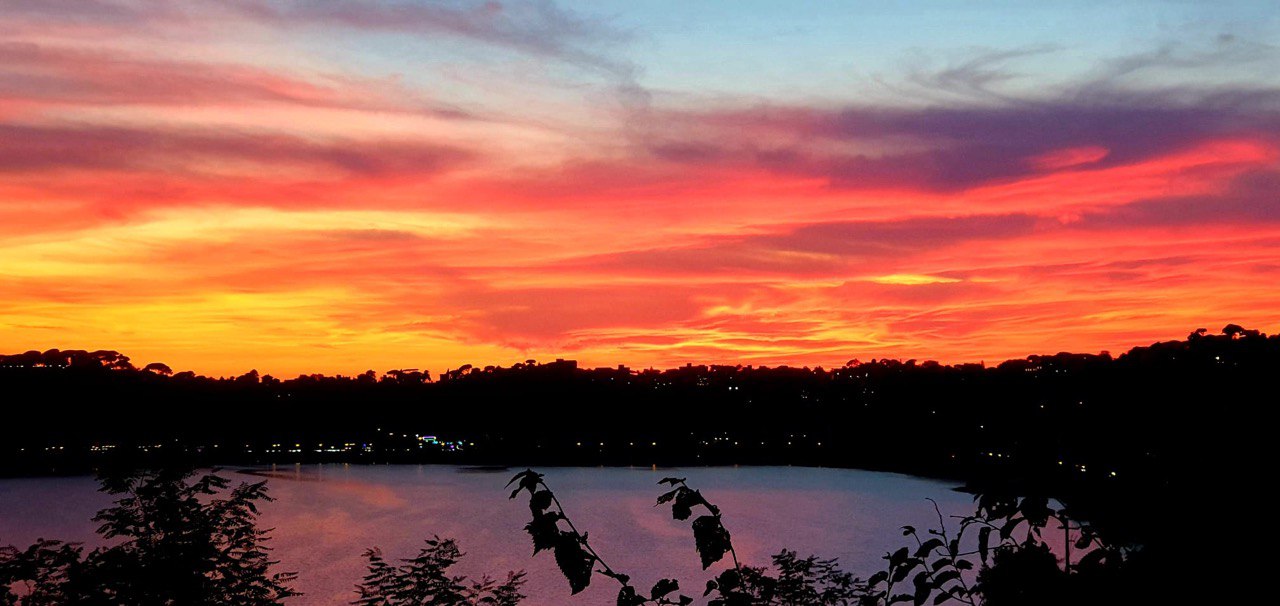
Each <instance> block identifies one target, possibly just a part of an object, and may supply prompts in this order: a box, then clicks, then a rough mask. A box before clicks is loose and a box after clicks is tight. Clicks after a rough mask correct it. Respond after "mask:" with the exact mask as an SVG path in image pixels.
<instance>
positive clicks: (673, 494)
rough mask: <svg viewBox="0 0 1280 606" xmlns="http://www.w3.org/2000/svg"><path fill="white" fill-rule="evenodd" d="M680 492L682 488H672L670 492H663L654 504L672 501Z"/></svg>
mask: <svg viewBox="0 0 1280 606" xmlns="http://www.w3.org/2000/svg"><path fill="white" fill-rule="evenodd" d="M679 492H680V489H679V488H677V489H675V490H671V491H669V492H665V493H663V494H662V495H661V496H659V497H658V502H657V503H655V504H654V507H657V506H658V505H661V504H663V503H670V502H671V499H674V498H676V494H677V493H679Z"/></svg>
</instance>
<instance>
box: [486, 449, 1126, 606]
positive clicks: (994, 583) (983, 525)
mask: <svg viewBox="0 0 1280 606" xmlns="http://www.w3.org/2000/svg"><path fill="white" fill-rule="evenodd" d="M543 478H544V476H543V475H542V474H540V473H537V472H535V471H533V470H525V471H523V472H520V473H518V474H516V475H515V477H513V478H512V479H511V481H510V482H508V483H507V486H508V487H510V486H511V485H512V484H515V485H516V487H515V489H514V490H513V491H512V492H511V498H512V499H514V498H516V497H517V496H519V495H520V493H521V492H525V491H527V492H528V493H529V509H530V511H531V513H532V516H533V518H532V520H531V521H530V522H529V523H528V524H527V525H525V530H526V531H527V532H528V533H529V535H530V536H531V537H532V539H533V545H534V555H537V554H538V553H539V552H541V551H543V550H550V551H552V552H553V553H554V554H555V558H556V563H557V564H558V565H559V567H560V571H561V573H563V574H564V576H565V578H566V579H568V581H569V587H570V589H571V592H572V593H573V594H577V593H579V592H581V591H582V590H584V589H586V588H587V587H588V586H589V585H590V583H591V578H592V575H593V574H599V575H601V576H604V577H608V578H610V579H612V580H613V581H615V582H617V583H618V584H619V585H620V588H619V590H618V598H617V604H618V606H638V605H641V604H675V605H679V606H685V605H688V604H691V603H692V602H693V598H691V597H689V596H687V595H683V594H677V593H676V592H677V591H678V590H679V589H680V584H679V581H677V580H676V579H669V578H664V579H662V580H660V581H658V582H657V583H655V584H654V585H653V587H652V588H651V589H650V590H649V591H648V592H647V595H646V594H643V593H641V591H640V590H638V589H637V588H636V587H635V586H633V585H632V584H631V578H630V577H629V576H628V575H626V574H623V573H621V572H619V571H617V570H615V569H614V568H612V567H610V566H609V565H608V564H607V563H605V561H604V560H603V559H602V558H601V557H600V554H599V553H598V552H597V551H596V550H595V549H594V548H593V547H592V546H591V544H590V542H589V541H588V539H587V535H586V533H583V532H579V530H578V528H577V527H576V526H574V524H573V522H572V521H571V520H570V519H569V518H568V516H567V515H565V512H564V508H563V507H562V506H561V504H560V501H559V499H557V498H556V496H555V494H554V493H553V492H552V491H551V489H550V487H548V486H547V484H546V482H545V481H544V479H543ZM659 484H662V485H667V486H669V487H670V490H669V491H667V492H665V493H663V494H662V495H661V496H659V497H658V499H657V505H664V504H670V506H671V515H672V518H674V519H676V520H688V519H689V518H691V517H693V515H694V513H695V512H699V513H700V514H701V515H699V516H698V517H696V518H694V520H693V522H692V523H691V527H692V530H693V536H694V546H695V548H696V551H697V553H698V556H699V558H700V560H701V563H702V568H703V570H706V569H707V568H708V567H710V566H711V565H712V564H714V563H716V562H719V561H721V560H723V559H724V558H725V557H726V556H729V557H730V559H731V561H732V564H733V566H732V567H731V568H728V569H726V570H724V571H723V572H721V573H720V574H719V575H717V576H716V577H715V578H713V579H710V580H708V581H706V588H705V590H704V592H703V597H705V598H707V599H708V602H707V604H709V606H749V605H751V606H756V605H759V606H799V605H806V606H809V605H814V606H849V605H857V606H892V605H893V604H899V603H910V604H912V605H913V606H924V605H925V604H930V603H931V604H934V605H937V604H943V603H947V602H957V603H962V604H968V605H969V606H980V605H982V606H1009V605H1014V604H1038V605H1040V606H1051V605H1055V604H1070V603H1079V602H1080V601H1083V600H1085V599H1093V600H1094V601H1095V602H1097V601H1107V599H1108V598H1114V597H1115V596H1116V595H1118V594H1117V593H1116V592H1115V591H1114V589H1115V581H1116V579H1117V578H1118V577H1117V571H1119V570H1121V569H1122V568H1123V567H1124V565H1125V563H1126V561H1127V558H1128V557H1129V555H1130V554H1131V553H1132V548H1131V547H1128V546H1123V547H1117V546H1112V545H1108V544H1107V543H1105V542H1103V541H1102V539H1101V538H1100V537H1099V536H1098V533H1097V532H1096V530H1095V529H1093V528H1092V527H1091V526H1089V525H1087V524H1082V523H1080V522H1078V521H1076V520H1073V519H1072V518H1071V517H1070V516H1069V515H1068V514H1067V513H1066V512H1065V511H1064V510H1062V509H1055V508H1053V507H1051V506H1050V503H1049V500H1048V499H1047V498H1043V497H1001V496H996V495H978V496H977V497H975V501H976V503H977V511H976V512H975V513H974V514H973V515H971V516H952V517H953V518H955V519H956V520H958V523H957V527H956V529H955V532H954V534H952V532H951V531H950V530H949V529H948V527H947V524H946V518H945V516H943V514H942V511H941V509H940V508H938V505H937V503H936V502H933V501H932V499H930V501H931V502H933V505H934V511H935V512H936V513H937V515H938V527H937V528H929V529H926V530H925V532H924V533H923V534H922V533H920V532H919V531H918V530H917V529H916V528H914V527H912V526H904V527H902V534H903V536H906V537H910V538H911V540H912V541H913V543H914V544H912V545H908V546H904V547H901V548H899V549H897V550H895V551H893V552H890V553H886V554H885V556H884V560H885V561H886V567H885V569H884V570H881V571H878V572H876V573H874V574H872V575H871V576H870V577H869V578H867V579H866V580H865V581H864V580H862V579H860V578H857V577H854V576H853V575H852V574H850V573H847V572H844V571H842V570H840V568H839V566H838V565H837V562H836V560H835V559H830V560H823V559H819V558H817V557H816V556H810V557H807V558H800V557H798V556H797V554H796V553H795V552H794V551H787V550H783V551H782V552H780V553H778V554H777V555H775V556H773V558H772V569H773V570H772V571H771V570H769V569H766V568H763V567H752V566H744V565H742V564H741V563H740V562H739V561H738V556H737V553H736V551H735V550H734V548H733V541H732V538H731V536H730V534H729V531H728V530H727V529H726V528H725V526H724V521H723V516H722V514H721V511H720V508H719V507H717V506H716V505H714V504H712V503H711V502H710V501H708V500H707V499H706V497H705V496H703V494H702V493H701V491H698V490H695V489H693V488H692V487H690V486H689V485H688V483H687V482H686V480H685V478H675V477H668V478H663V479H662V480H661V481H659ZM562 524H563V526H562ZM1058 531H1061V532H1062V539H1063V546H1064V550H1065V554H1064V557H1063V559H1062V561H1061V562H1059V560H1058V557H1057V556H1056V555H1055V554H1054V553H1053V551H1052V549H1051V548H1050V545H1049V543H1048V542H1047V540H1046V535H1048V534H1049V533H1052V532H1058ZM975 543H976V545H975ZM1073 548H1074V549H1075V550H1076V553H1077V554H1079V555H1080V557H1079V558H1078V559H1076V560H1074V561H1073V559H1072V549H1073ZM597 566H598V567H597ZM673 594H675V597H671V596H672V595H673Z"/></svg>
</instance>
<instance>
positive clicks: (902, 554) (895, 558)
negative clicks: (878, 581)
mask: <svg viewBox="0 0 1280 606" xmlns="http://www.w3.org/2000/svg"><path fill="white" fill-rule="evenodd" d="M909 553H911V552H910V551H909V550H908V549H907V548H906V547H903V548H901V549H899V550H897V551H895V552H893V553H891V554H889V558H888V559H889V566H890V567H894V566H898V565H900V564H902V562H904V561H905V560H906V559H907V555H908V554H909Z"/></svg>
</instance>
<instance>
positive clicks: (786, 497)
mask: <svg viewBox="0 0 1280 606" xmlns="http://www.w3.org/2000/svg"><path fill="white" fill-rule="evenodd" d="M266 471H271V470H270V469H268V470H266ZM274 471H275V473H274V474H273V475H272V477H271V479H270V482H269V484H268V486H269V488H270V494H271V495H272V496H273V497H275V498H276V499H277V500H276V501H274V502H272V503H267V504H265V506H264V507H263V510H262V519H261V521H262V525H263V527H266V528H274V529H275V530H274V532H273V534H272V540H271V543H270V544H271V545H272V546H273V547H274V548H275V552H274V555H275V557H276V558H278V559H279V560H280V562H281V563H280V569H281V570H292V571H298V573H299V578H298V581H297V583H296V588H297V589H300V590H301V591H303V592H304V593H305V595H304V596H303V597H300V598H296V599H294V600H291V601H290V603H292V604H297V605H312V604H314V605H319V606H328V605H336V604H347V603H349V602H350V601H351V600H352V599H353V597H354V596H355V593H354V590H353V587H354V585H355V583H356V582H357V581H359V579H360V578H361V576H362V575H363V573H364V568H363V565H364V564H363V560H362V558H361V553H362V552H363V551H364V550H365V549H366V548H368V547H373V546H378V547H381V548H382V550H383V552H384V554H385V555H386V556H387V557H388V558H389V559H391V558H399V557H411V556H413V555H415V554H416V552H417V549H418V548H419V547H420V546H421V544H422V540H423V539H424V538H428V537H430V536H432V535H433V534H436V535H440V536H442V537H453V538H455V539H457V540H458V542H459V544H460V546H461V547H462V550H463V551H464V552H466V554H467V556H466V557H465V558H463V560H462V562H461V563H460V564H459V566H458V567H457V571H456V572H459V573H464V574H468V575H472V576H479V575H480V574H484V573H489V574H490V575H491V576H494V577H499V578H501V577H503V576H505V574H506V571H508V570H520V569H523V570H526V571H527V572H528V573H529V583H528V584H527V585H526V586H525V591H524V592H525V593H526V594H528V595H529V596H530V599H529V600H528V603H529V604H531V605H534V606H537V605H543V604H546V605H551V604H554V605H558V606H560V605H565V606H572V605H574V604H584V605H585V604H593V605H594V604H611V603H613V601H614V596H615V595H616V593H617V586H616V585H614V584H613V582H612V581H611V580H609V579H607V578H604V577H600V576H597V577H595V579H594V580H593V581H592V586H591V587H590V588H589V589H588V590H587V591H585V592H584V593H583V594H580V595H578V596H575V597H572V598H570V596H569V586H568V583H567V582H566V581H565V580H564V578H563V577H561V576H560V574H559V571H558V570H557V569H556V566H555V561H554V559H553V558H552V556H551V554H550V553H548V552H543V553H542V554H539V556H538V557H537V558H533V557H531V554H532V552H533V546H532V543H531V542H530V539H529V536H528V535H527V534H526V533H525V532H524V531H523V527H524V524H525V523H526V522H527V521H528V519H529V508H528V506H527V499H526V498H524V497H520V498H517V499H516V500H514V501H512V500H508V498H507V496H508V493H509V490H508V489H504V485H505V484H506V482H507V480H508V479H509V478H510V476H511V475H512V474H514V472H515V471H518V470H510V471H507V470H503V471H500V472H477V471H473V470H467V469H464V468H457V467H450V466H346V465H309V466H280V467H277V468H274ZM539 471H542V472H543V473H545V474H546V476H547V477H546V481H547V483H548V484H549V485H550V486H551V488H552V489H553V490H554V491H555V492H556V495H557V496H558V497H559V498H560V500H561V502H562V503H563V504H564V507H565V509H566V511H567V512H568V514H569V516H570V517H571V518H572V519H573V521H574V523H575V524H576V525H577V526H578V528H579V529H580V530H583V531H585V532H588V533H589V535H590V538H591V543H592V545H593V546H594V547H595V548H596V550H597V551H598V552H599V553H600V555H601V556H602V557H604V558H605V560H606V561H607V562H608V563H609V565H610V566H612V567H613V568H614V569H615V570H618V571H620V572H625V573H627V574H630V575H631V577H632V579H633V581H632V582H633V584H636V585H638V586H640V587H642V588H646V589H647V588H648V587H649V586H650V585H651V584H652V583H653V582H654V581H656V580H658V579H659V578H663V577H675V578H677V579H679V580H680V583H681V587H682V589H683V592H684V593H687V594H689V595H692V596H695V597H696V596H700V595H701V594H702V587H703V586H704V585H705V583H706V580H707V579H709V578H711V577H712V576H714V575H715V574H716V573H717V571H718V570H719V567H713V569H712V570H709V571H703V570H701V567H700V565H699V563H698V556H697V553H696V552H695V551H694V546H693V534H692V531H691V530H690V528H689V522H688V521H684V522H681V521H676V520H672V519H671V514H670V508H669V507H666V506H664V507H661V508H655V507H654V506H653V505H654V501H655V499H656V497H657V496H658V495H659V494H661V493H662V492H665V490H664V489H665V487H661V486H658V485H657V481H658V480H659V479H661V478H663V477H665V476H669V475H677V476H681V477H687V478H688V481H689V484H690V485H691V486H692V487H694V488H697V489H700V490H701V491H702V492H703V494H704V495H705V496H706V497H707V498H708V500H710V501H711V502H712V503H715V504H717V505H719V506H720V507H721V509H722V511H723V514H724V520H725V526H726V527H727V528H728V529H729V532H730V533H732V536H733V543H734V546H735V548H736V549H737V552H738V555H739V558H740V559H741V560H742V561H743V563H744V564H753V565H755V564H764V563H767V562H768V558H769V555H770V554H773V553H776V552H777V551H779V550H780V549H782V548H787V549H792V550H795V551H798V552H800V554H801V555H808V554H817V555H819V556H822V557H837V558H839V559H840V562H841V564H842V567H843V568H844V569H845V570H848V571H850V572H854V573H856V574H859V576H862V577H864V578H865V577H866V576H868V575H869V574H870V573H871V572H874V571H875V570H878V569H879V567H880V566H881V565H882V564H883V562H882V560H881V559H880V558H881V556H883V555H884V553H885V552H886V551H887V550H890V549H893V548H897V547H899V546H903V545H905V544H906V543H904V542H903V541H904V540H906V539H905V537H903V536H902V534H901V531H900V530H899V528H900V527H901V526H903V525H906V524H911V525H915V526H917V527H932V525H934V524H936V521H937V518H936V514H935V513H934V510H933V505H932V504H930V503H929V502H928V501H927V500H926V498H933V499H935V500H937V501H938V503H939V504H940V506H941V507H942V510H943V512H944V513H946V514H965V513H971V512H972V502H971V500H970V497H969V496H968V495H965V494H962V493H958V492H954V491H952V490H951V488H952V485H951V484H948V483H944V482H937V481H932V480H925V479H920V478H914V477H910V476H903V475H898V474H889V473H879V472H869V471H858V470H847V469H821V468H807V467H716V468H680V469H650V468H547V469H541V470H539ZM223 474H224V475H227V476H229V477H231V478H232V480H233V481H241V480H243V481H257V480H259V479H260V478H258V477H255V476H252V475H242V474H238V473H235V472H232V471H230V470H224V472H223ZM96 489H97V483H96V482H95V481H94V480H93V479H92V478H89V477H77V478H31V479H6V480H0V545H3V544H16V545H19V546H26V545H28V544H30V543H31V542H33V541H34V540H36V539H37V538H39V537H45V538H59V539H64V540H70V541H82V542H86V543H89V544H91V545H92V544H94V542H95V539H96V535H95V534H94V528H95V526H96V525H95V524H94V523H92V522H90V521H89V518H90V517H91V516H92V515H93V514H94V513H95V512H96V511H97V510H99V509H101V508H103V507H105V506H108V505H109V504H110V497H109V496H108V495H103V494H101V493H98V492H97V490H96Z"/></svg>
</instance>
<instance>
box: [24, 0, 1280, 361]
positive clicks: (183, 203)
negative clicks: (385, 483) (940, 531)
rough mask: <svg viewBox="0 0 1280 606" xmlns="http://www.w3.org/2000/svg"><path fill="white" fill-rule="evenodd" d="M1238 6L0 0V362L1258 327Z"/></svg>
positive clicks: (1277, 121)
mask: <svg viewBox="0 0 1280 606" xmlns="http://www.w3.org/2000/svg"><path fill="white" fill-rule="evenodd" d="M1277 44H1280V10H1276V8H1275V5H1274V4H1273V3H1271V2H1259V1H1257V0H1251V1H1245V2H1212V3H1210V2H1116V1H1107V2H1092V1H1089V2H1044V3H1030V2H987V3H970V2H951V1H938V2H901V3H898V2H872V1H868V2H852V1H849V2H803V3H795V2H747V1H733V2H730V1H725V2H697V3H692V2H687V1H679V2H676V1H672V2H666V1H647V0H646V1H637V2H600V1H580V2H550V1H545V2H519V3H517V2H512V3H498V2H426V1H417V2H409V1H396V2H379V3H375V2H364V1H357V0H330V1H324V0H313V1H310V2H304V1H297V2H294V1H288V0H279V1H273V0H218V1H209V2H189V1H183V0H163V1H161V0H157V1H150V0H112V1H108V0H40V1H37V2H17V1H15V2H3V3H0V353H13V352H20V351H24V350H28V349H41V350H43V349H48V348H53V347H57V348H62V349H115V350H119V351H122V352H124V353H126V354H128V355H130V356H131V357H132V358H133V360H134V362H135V363H139V364H144V363H147V362H152V361H164V362H167V363H168V364H170V365H171V366H173V367H174V368H175V370H181V369H191V370H195V371H197V372H202V373H207V374H214V375H218V374H239V373H241V372H244V371H246V370H248V369H249V368H257V369H259V370H260V371H263V372H270V373H274V374H277V375H284V376H291V375H293V374H297V373H300V372H325V373H339V372H340V373H354V372H360V371H363V370H365V369H369V368H372V369H375V370H378V371H384V370H387V369H392V368H406V367H417V368H427V369H431V370H432V371H435V372H439V371H442V370H444V369H446V368H453V367H457V366H459V365H461V364H464V363H471V364H476V365H479V366H483V365H486V364H501V365H509V364H511V363H514V362H518V361H523V360H525V359H527V358H534V359H537V360H540V361H547V360H550V359H554V358H556V357H564V358H574V359H577V360H579V361H580V362H581V363H583V364H585V365H587V366H597V365H599V366H604V365H615V364H618V363H625V364H629V365H632V366H640V367H643V366H650V365H654V366H659V367H662V366H673V365H678V364H684V363H685V362H695V363H744V364H757V365H758V364H768V365H774V364H780V363H789V364H792V365H801V364H807V365H824V366H832V365H840V364H843V363H844V362H845V361H846V360H848V359H850V358H861V359H863V360H867V359H870V358H878V357H897V358H904V359H905V358H919V359H936V360H940V361H943V362H963V361H979V360H985V361H987V362H992V361H998V360H1003V359H1005V358H1009V357H1022V356H1025V355H1027V354H1032V353H1052V352H1056V351H1060V350H1068V351H1083V352H1097V351H1099V350H1111V351H1113V352H1119V351H1121V350H1124V349H1127V348H1128V347H1130V346H1133V345H1139V344H1148V343H1150V342H1152V341H1155V340H1162V339H1171V338H1181V337H1183V336H1185V335H1186V334H1187V333H1188V332H1190V331H1191V330H1193V329H1195V328H1198V327H1202V326H1203V327H1207V328H1210V329H1211V330H1214V331H1216V330H1217V329H1219V328H1221V327H1222V326H1223V325H1224V324H1227V323H1229V322H1235V323H1240V324H1243V325H1245V326H1247V327H1249V328H1258V329H1261V330H1263V331H1266V332H1275V331H1276V330H1277V329H1280V199H1278V196H1280V194H1278V193H1277V192H1280V47H1278V46H1277Z"/></svg>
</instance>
